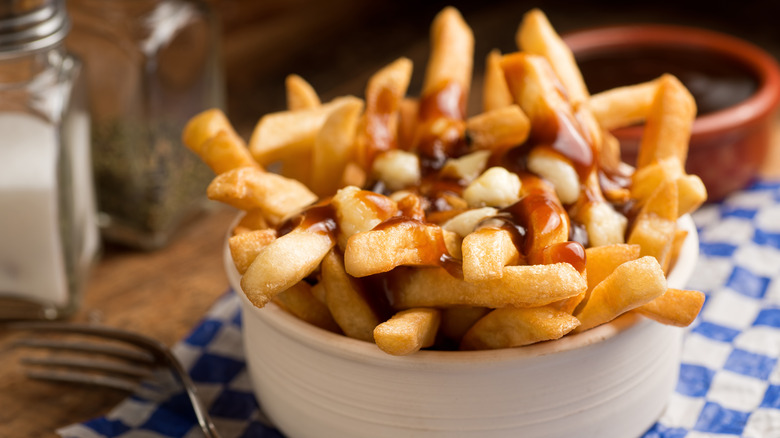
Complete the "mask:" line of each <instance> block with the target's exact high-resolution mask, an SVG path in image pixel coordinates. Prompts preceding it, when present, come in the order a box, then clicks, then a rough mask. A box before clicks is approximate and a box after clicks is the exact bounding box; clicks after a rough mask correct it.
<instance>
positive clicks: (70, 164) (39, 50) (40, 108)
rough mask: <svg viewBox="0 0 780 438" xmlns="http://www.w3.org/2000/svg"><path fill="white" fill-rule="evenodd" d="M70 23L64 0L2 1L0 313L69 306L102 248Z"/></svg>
mask: <svg viewBox="0 0 780 438" xmlns="http://www.w3.org/2000/svg"><path fill="white" fill-rule="evenodd" d="M68 29H69V20H68V17H67V14H66V10H65V5H64V0H37V1H30V0H27V1H20V0H16V1H6V2H3V3H2V5H0V133H1V134H0V319H6V318H14V319H25V318H31V319H33V318H34V319H41V318H46V319H54V318H61V317H65V316H67V315H69V314H71V313H72V312H73V311H74V310H75V309H76V308H77V307H78V305H79V303H80V298H81V293H82V290H83V288H84V285H85V282H86V280H87V276H88V274H89V270H90V268H91V266H92V264H93V262H94V259H95V257H96V253H97V251H98V247H99V237H98V232H97V226H96V216H95V206H94V197H93V186H92V175H91V171H90V147H89V114H88V112H87V110H86V99H85V96H84V92H85V89H84V85H83V83H82V81H81V63H80V62H79V61H78V59H76V58H74V57H73V56H71V55H70V54H69V53H68V52H66V50H65V49H64V47H63V38H64V37H65V35H66V34H67V32H68Z"/></svg>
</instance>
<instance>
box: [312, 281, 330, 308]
mask: <svg viewBox="0 0 780 438" xmlns="http://www.w3.org/2000/svg"><path fill="white" fill-rule="evenodd" d="M311 294H312V296H313V297H314V298H316V299H317V300H318V301H319V302H321V303H322V304H325V305H327V301H326V298H325V296H326V294H327V291H326V290H325V285H324V284H323V283H322V282H321V281H320V282H319V283H316V284H314V285H313V286H312V287H311Z"/></svg>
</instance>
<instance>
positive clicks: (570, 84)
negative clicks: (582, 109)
mask: <svg viewBox="0 0 780 438" xmlns="http://www.w3.org/2000/svg"><path fill="white" fill-rule="evenodd" d="M515 39H516V40H517V46H518V47H519V48H520V49H521V50H523V51H525V52H527V53H534V54H537V55H541V56H544V57H545V58H546V59H547V61H548V62H549V63H550V65H551V66H552V68H553V70H554V71H555V73H556V75H557V76H558V78H560V81H561V83H562V84H563V87H564V89H565V90H566V93H567V94H568V97H569V101H570V102H571V103H572V104H573V105H575V106H577V105H579V104H580V103H583V102H586V101H587V100H588V97H589V96H590V94H589V93H588V89H587V87H586V86H585V81H584V80H583V79H582V73H580V69H579V68H578V67H577V62H576V61H575V60H574V54H573V53H572V52H571V49H569V46H567V45H566V43H564V42H563V40H562V39H561V37H560V36H558V34H557V33H556V32H555V29H553V27H552V25H550V21H549V20H548V19H547V16H545V15H544V13H543V12H542V11H541V10H539V9H533V10H531V11H529V12H527V13H526V14H525V15H524V16H523V21H522V23H521V24H520V28H519V29H518V31H517V34H516V37H515Z"/></svg>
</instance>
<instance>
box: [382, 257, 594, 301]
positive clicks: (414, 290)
mask: <svg viewBox="0 0 780 438" xmlns="http://www.w3.org/2000/svg"><path fill="white" fill-rule="evenodd" d="M389 281H390V290H391V292H392V295H393V300H392V302H393V305H394V306H395V307H397V308H399V309H408V308H412V307H451V306H478V307H490V308H498V307H504V306H514V307H536V306H544V305H547V304H550V303H553V302H556V301H560V300H562V299H564V298H569V297H572V296H575V295H578V294H580V293H582V292H584V291H585V288H586V287H587V282H586V281H585V279H584V278H583V277H582V275H580V273H579V272H577V270H576V269H574V268H573V267H572V265H570V264H568V263H555V264H550V265H522V266H506V267H504V274H503V275H502V276H501V278H500V279H495V280H488V281H481V282H477V283H470V282H467V281H463V280H459V279H457V278H455V277H453V276H452V275H450V274H449V273H448V272H447V271H446V270H444V269H442V268H425V269H423V268H416V269H397V270H395V271H393V272H392V273H391V274H390V276H389Z"/></svg>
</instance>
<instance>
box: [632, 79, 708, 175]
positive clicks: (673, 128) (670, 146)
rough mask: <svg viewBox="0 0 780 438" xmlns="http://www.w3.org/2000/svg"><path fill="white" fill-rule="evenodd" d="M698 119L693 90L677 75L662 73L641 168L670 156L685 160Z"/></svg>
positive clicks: (641, 151) (641, 149)
mask: <svg viewBox="0 0 780 438" xmlns="http://www.w3.org/2000/svg"><path fill="white" fill-rule="evenodd" d="M695 118H696V102H695V101H694V100H693V96H692V95H691V93H690V92H689V91H688V90H687V89H686V88H685V86H684V85H683V84H682V83H681V82H680V81H679V80H678V79H677V78H675V77H674V76H672V75H669V74H666V75H663V76H661V77H660V78H659V79H658V89H657V90H656V92H655V95H654V96H653V103H652V105H651V106H650V112H649V114H648V115H647V123H646V124H645V129H644V132H643V134H642V141H641V142H640V143H639V155H638V156H637V162H636V164H637V168H642V167H644V166H647V165H649V164H652V163H653V162H654V161H656V160H662V159H664V158H668V157H677V159H678V160H680V162H681V163H684V162H685V159H686V158H687V157H688V141H689V140H690V137H691V127H692V126H693V120H694V119H695Z"/></svg>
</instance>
